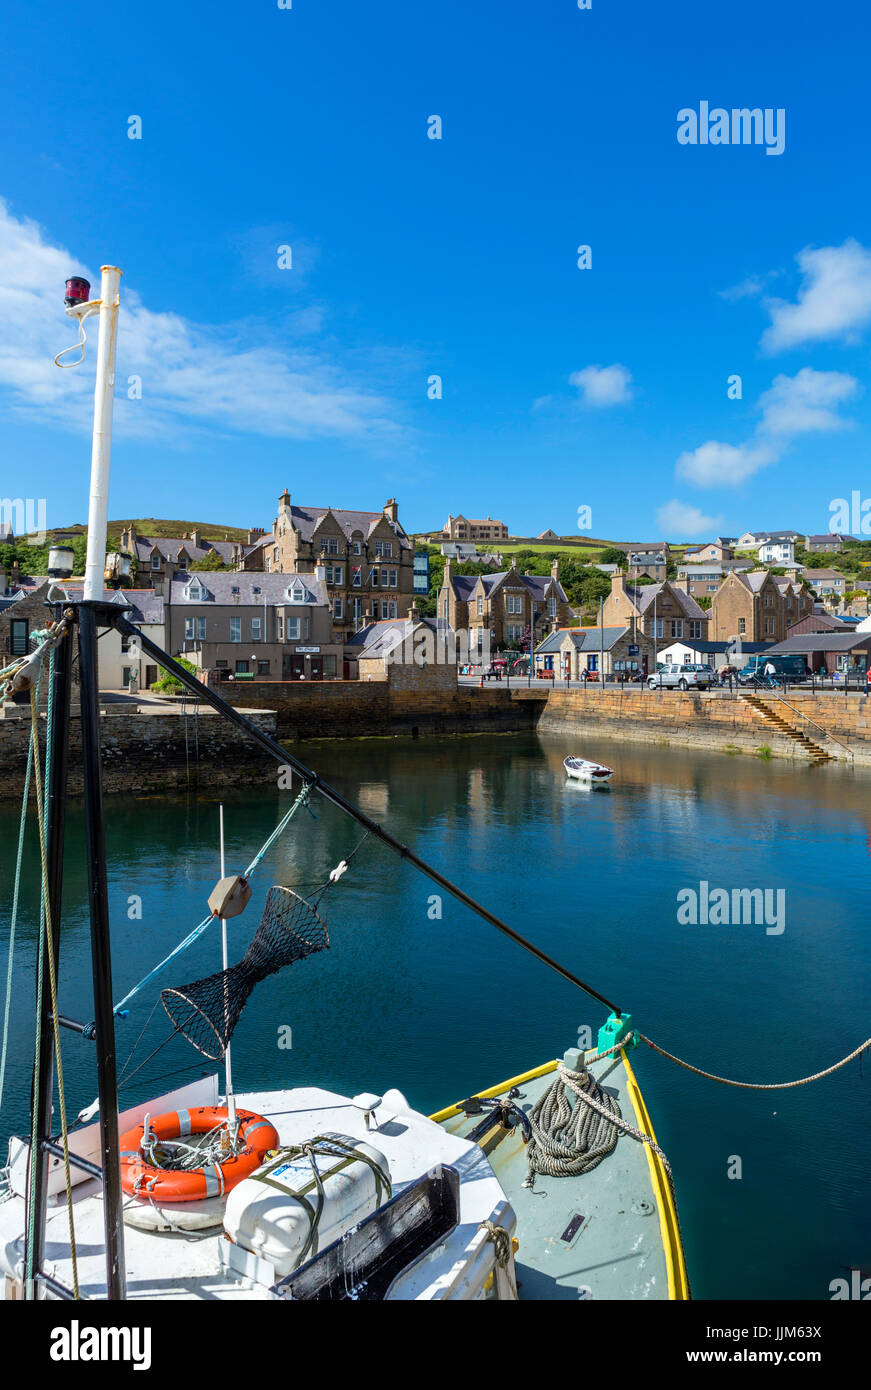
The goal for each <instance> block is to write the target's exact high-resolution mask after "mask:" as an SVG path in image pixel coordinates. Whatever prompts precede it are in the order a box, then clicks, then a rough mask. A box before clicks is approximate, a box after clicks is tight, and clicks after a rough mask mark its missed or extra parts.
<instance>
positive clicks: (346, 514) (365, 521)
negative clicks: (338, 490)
mask: <svg viewBox="0 0 871 1390" xmlns="http://www.w3.org/2000/svg"><path fill="white" fill-rule="evenodd" d="M328 513H329V515H330V516H331V517H332V518H333V520H334V521H335V522H336V525H337V526H338V528H339V530H340V531H341V532H342V534H343V535H344V536H345V537H346V539H347V540H350V539H351V537H352V536H353V534H354V532H355V531H359V532H360V533H361V534H362V535H363V537H364V538H365V539H367V540H368V538H369V536H371V534H372V532H373V531H374V530H375V527H376V526H377V525H378V523H379V521H386V522H387V525H388V526H389V527H390V529H391V531H392V532H393V534H394V535H395V536H396V538H397V540H398V541H399V546H400V549H401V550H410V549H411V542H410V541H409V539H408V537H407V536H406V534H405V532H404V531H403V529H402V527H401V526H400V525H399V523H398V522H396V523H395V524H394V523H393V522H392V521H391V520H390V518H389V517H388V516H387V514H386V513H385V512H354V511H344V510H337V509H336V508H335V507H298V506H296V504H295V503H292V504H291V507H290V519H291V522H292V524H293V527H294V529H295V530H296V531H298V532H299V535H300V538H301V539H302V540H304V541H310V540H311V538H312V536H313V535H314V533H315V531H316V530H317V528H318V524H319V523H320V522H321V521H323V519H324V517H325V516H326V515H327V514H328ZM271 539H272V537H271V536H270V540H271Z"/></svg>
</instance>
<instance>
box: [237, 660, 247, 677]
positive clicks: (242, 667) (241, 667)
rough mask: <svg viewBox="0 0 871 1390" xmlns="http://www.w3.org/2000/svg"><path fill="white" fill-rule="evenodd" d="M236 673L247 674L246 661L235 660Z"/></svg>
mask: <svg viewBox="0 0 871 1390" xmlns="http://www.w3.org/2000/svg"><path fill="white" fill-rule="evenodd" d="M236 674H237V675H239V676H247V674H248V662H247V661H237V662H236Z"/></svg>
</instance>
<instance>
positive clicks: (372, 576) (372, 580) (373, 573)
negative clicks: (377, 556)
mask: <svg viewBox="0 0 871 1390" xmlns="http://www.w3.org/2000/svg"><path fill="white" fill-rule="evenodd" d="M369 587H370V589H377V588H378V571H377V570H374V569H373V570H370V571H369Z"/></svg>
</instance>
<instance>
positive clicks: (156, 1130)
mask: <svg viewBox="0 0 871 1390" xmlns="http://www.w3.org/2000/svg"><path fill="white" fill-rule="evenodd" d="M236 1118H237V1120H238V1122H239V1131H238V1132H239V1138H240V1140H241V1141H242V1143H243V1148H242V1149H240V1151H239V1152H238V1153H235V1154H232V1155H231V1156H230V1157H229V1158H227V1159H225V1160H224V1162H223V1163H210V1164H207V1165H206V1166H205V1167H203V1168H186V1169H184V1170H182V1171H178V1170H170V1169H167V1168H158V1167H156V1166H155V1165H153V1164H150V1163H148V1162H147V1161H146V1159H145V1158H144V1157H143V1154H142V1139H143V1136H144V1134H145V1125H144V1123H143V1124H139V1125H136V1127H135V1128H134V1129H128V1131H127V1133H126V1134H122V1136H121V1139H120V1149H121V1186H122V1187H123V1189H124V1191H125V1192H129V1193H130V1195H131V1196H132V1197H143V1198H146V1197H154V1198H155V1199H158V1200H161V1201H164V1202H197V1201H201V1200H202V1199H203V1198H204V1197H220V1196H223V1194H224V1193H225V1192H229V1191H230V1188H231V1187H235V1186H236V1183H237V1182H241V1181H242V1179H243V1178H247V1177H250V1175H251V1174H252V1173H253V1172H254V1170H255V1168H259V1167H260V1165H261V1163H262V1162H263V1155H264V1154H265V1153H266V1152H267V1150H269V1149H275V1148H277V1147H278V1133H277V1131H276V1130H275V1128H274V1127H273V1126H272V1125H271V1124H270V1123H269V1121H268V1120H264V1118H263V1116H262V1115H255V1114H254V1112H253V1111H251V1110H237V1111H236ZM226 1123H227V1110H226V1107H225V1106H214V1105H201V1106H199V1107H198V1108H197V1109H195V1110H171V1111H169V1113H168V1114H166V1115H158V1116H157V1119H155V1120H152V1119H149V1121H148V1127H149V1130H150V1132H151V1133H152V1134H154V1135H155V1136H156V1138H157V1139H158V1140H174V1139H184V1138H185V1136H186V1135H192V1134H208V1132H209V1130H212V1129H215V1128H216V1127H217V1126H218V1125H221V1124H226Z"/></svg>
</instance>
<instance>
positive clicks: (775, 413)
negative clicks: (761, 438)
mask: <svg viewBox="0 0 871 1390" xmlns="http://www.w3.org/2000/svg"><path fill="white" fill-rule="evenodd" d="M858 389H859V383H858V381H857V380H856V378H855V377H852V376H848V375H847V373H846V372H818V371H815V370H814V368H813V367H802V369H801V371H800V372H797V373H796V375H795V376H793V377H790V376H776V377H775V378H774V381H773V383H772V385H771V387H770V388H769V390H768V391H765V392H764V393H763V395H761V396H760V398H759V406H760V408H761V410H762V423H761V425H760V430H761V431H763V432H764V433H766V434H772V435H784V436H789V437H792V436H794V435H798V434H809V433H813V432H815V431H818V430H839V429H846V428H847V426H848V425H849V423H850V422H849V421H847V420H842V419H841V417H840V416H839V415H838V414H837V413H836V410H837V407H838V406H839V405H840V404H841V402H842V401H848V400H851V399H852V397H853V396H855V395H856V393H857V391H858Z"/></svg>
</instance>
